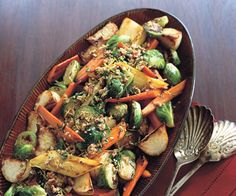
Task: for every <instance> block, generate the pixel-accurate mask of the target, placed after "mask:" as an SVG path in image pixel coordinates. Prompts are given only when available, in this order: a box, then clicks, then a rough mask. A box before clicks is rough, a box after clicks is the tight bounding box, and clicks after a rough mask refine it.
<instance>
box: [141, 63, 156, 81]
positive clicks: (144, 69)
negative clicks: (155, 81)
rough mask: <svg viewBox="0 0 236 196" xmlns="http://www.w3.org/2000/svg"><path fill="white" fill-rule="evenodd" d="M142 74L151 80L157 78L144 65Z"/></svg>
mask: <svg viewBox="0 0 236 196" xmlns="http://www.w3.org/2000/svg"><path fill="white" fill-rule="evenodd" d="M142 72H143V73H145V74H146V75H147V76H150V77H152V78H157V75H156V74H155V73H154V72H153V71H152V70H151V69H149V68H148V67H147V66H146V65H144V66H143V69H142Z"/></svg>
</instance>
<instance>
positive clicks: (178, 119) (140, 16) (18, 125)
mask: <svg viewBox="0 0 236 196" xmlns="http://www.w3.org/2000/svg"><path fill="white" fill-rule="evenodd" d="M163 15H167V16H168V18H169V23H168V25H167V27H172V28H176V29H178V30H180V31H182V33H183V38H182V42H181V45H180V47H179V49H178V54H179V56H180V59H181V65H180V66H179V69H180V71H181V73H182V77H183V79H187V83H186V86H185V89H184V91H183V93H182V94H181V95H180V96H178V97H177V98H175V99H174V103H175V104H174V105H175V109H174V112H175V127H174V128H173V129H171V130H169V131H168V135H169V144H168V147H167V150H166V151H165V152H164V153H163V154H162V155H161V156H158V157H148V161H149V164H148V167H147V169H148V170H149V171H150V172H151V173H152V176H151V177H149V178H145V179H144V178H141V179H140V180H139V181H138V183H137V185H136V187H135V189H134V191H133V193H132V194H133V195H138V194H143V193H144V192H145V191H146V190H147V189H148V188H149V187H150V185H151V184H152V183H153V182H154V179H155V178H156V177H157V176H158V174H159V173H160V172H161V170H162V168H163V165H164V164H165V163H166V161H167V159H168V157H169V156H170V154H171V153H172V151H173V147H174V144H175V142H176V140H177V137H178V135H179V131H180V129H181V127H182V125H183V121H184V120H185V118H186V114H187V111H188V109H189V107H190V103H191V100H192V96H193V90H194V84H195V69H194V51H193V45H192V40H191V38H190V36H189V33H188V31H187V29H186V28H185V27H184V25H183V24H182V23H181V22H180V20H178V19H177V18H176V17H174V16H173V15H171V14H169V13H166V12H164V11H160V10H157V9H147V8H142V9H134V10H129V11H125V12H122V13H120V14H117V15H115V16H112V17H110V18H108V19H107V20H105V21H103V22H101V23H100V24H98V25H97V26H96V27H94V28H93V29H91V30H90V31H89V32H88V33H86V34H85V35H83V36H82V37H81V38H80V39H78V40H77V41H76V42H75V43H74V44H72V45H71V46H70V47H69V48H68V49H67V50H65V52H64V53H63V54H62V55H61V56H60V57H59V58H58V59H57V60H56V61H55V62H54V63H53V64H52V65H51V66H49V68H48V70H47V71H46V72H45V73H44V74H43V76H42V77H41V78H40V80H39V81H38V82H37V83H36V84H35V86H34V87H33V89H32V91H31V92H30V94H29V95H28V97H27V98H26V99H25V101H24V103H23V104H22V106H21V108H20V110H19V111H18V113H17V115H16V117H15V119H14V121H13V123H12V125H11V127H10V129H9V131H8V133H7V134H6V136H5V141H4V142H3V144H2V147H1V150H0V162H2V159H3V158H4V157H6V156H11V155H12V151H13V146H14V143H15V140H16V137H17V135H18V134H19V133H20V132H21V131H24V130H25V129H26V123H27V115H28V113H29V112H30V111H32V110H33V106H34V104H35V101H36V99H37V97H38V95H39V94H40V93H42V92H43V91H44V90H45V89H47V88H48V87H49V84H48V83H47V80H46V78H47V76H48V72H49V70H50V69H51V68H52V66H53V65H55V64H58V63H60V62H62V61H64V60H65V59H68V58H69V57H72V56H74V55H75V54H77V53H80V52H81V51H84V50H85V49H86V48H87V47H88V46H89V43H88V42H87V41H86V38H87V37H88V36H90V35H92V34H94V33H95V32H97V31H98V30H99V29H101V28H102V27H103V26H104V25H105V24H106V23H107V22H108V21H112V22H114V23H116V24H117V25H118V26H120V24H121V22H122V20H123V19H124V18H125V17H129V18H131V19H133V20H135V21H136V22H138V23H139V24H143V23H144V22H146V21H148V20H150V19H153V18H156V17H160V16H163ZM9 185H10V183H8V182H7V181H6V180H5V179H4V177H3V175H2V173H0V193H1V192H3V193H4V192H5V191H6V190H7V188H8V187H9Z"/></svg>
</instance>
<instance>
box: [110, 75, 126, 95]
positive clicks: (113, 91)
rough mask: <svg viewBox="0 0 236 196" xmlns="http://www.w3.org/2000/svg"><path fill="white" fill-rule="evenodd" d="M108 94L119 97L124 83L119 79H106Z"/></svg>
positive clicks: (122, 92)
mask: <svg viewBox="0 0 236 196" xmlns="http://www.w3.org/2000/svg"><path fill="white" fill-rule="evenodd" d="M108 89H109V92H108V94H109V96H111V97H115V98H120V97H121V96H122V95H123V94H124V84H122V83H121V81H120V79H116V78H112V79H110V80H108Z"/></svg>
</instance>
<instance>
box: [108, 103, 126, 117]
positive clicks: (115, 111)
mask: <svg viewBox="0 0 236 196" xmlns="http://www.w3.org/2000/svg"><path fill="white" fill-rule="evenodd" d="M127 113H128V106H127V104H125V103H118V104H113V105H111V106H110V107H109V108H108V114H109V115H110V116H112V117H113V118H114V119H116V120H117V121H121V119H122V118H124V117H125V115H127Z"/></svg>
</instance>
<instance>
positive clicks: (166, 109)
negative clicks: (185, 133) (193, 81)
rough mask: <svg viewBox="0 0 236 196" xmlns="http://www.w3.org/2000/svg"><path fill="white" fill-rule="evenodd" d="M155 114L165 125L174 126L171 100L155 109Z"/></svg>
mask: <svg viewBox="0 0 236 196" xmlns="http://www.w3.org/2000/svg"><path fill="white" fill-rule="evenodd" d="M156 114H157V116H158V117H159V118H160V120H161V121H162V122H164V123H165V124H166V126H167V127H174V126H175V124H174V114H173V108H172V104H171V102H170V101H169V102H167V103H165V104H163V105H162V106H160V107H158V108H157V109H156Z"/></svg>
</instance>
